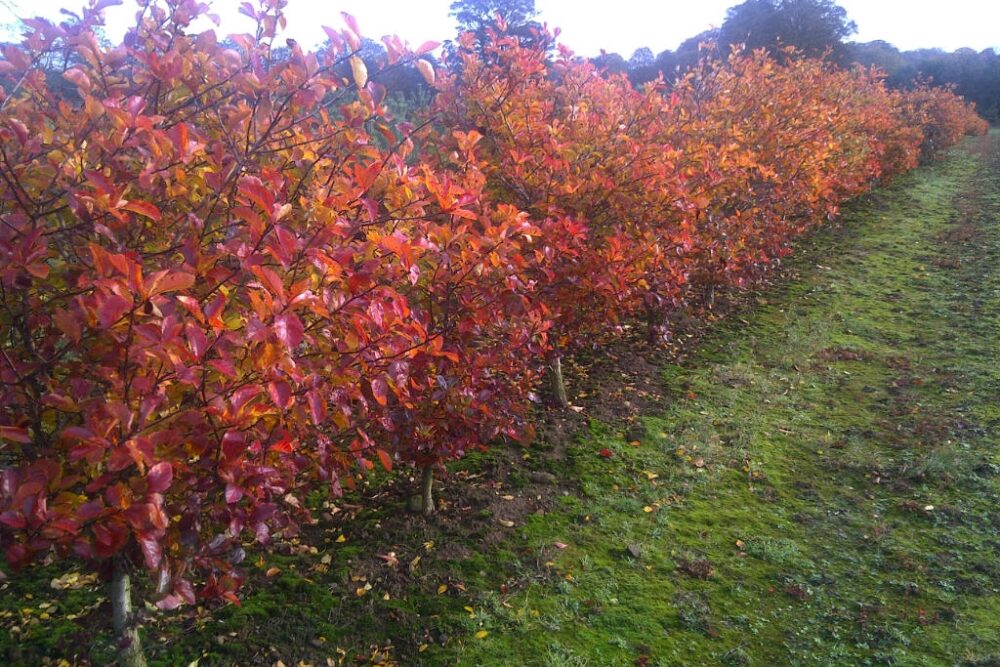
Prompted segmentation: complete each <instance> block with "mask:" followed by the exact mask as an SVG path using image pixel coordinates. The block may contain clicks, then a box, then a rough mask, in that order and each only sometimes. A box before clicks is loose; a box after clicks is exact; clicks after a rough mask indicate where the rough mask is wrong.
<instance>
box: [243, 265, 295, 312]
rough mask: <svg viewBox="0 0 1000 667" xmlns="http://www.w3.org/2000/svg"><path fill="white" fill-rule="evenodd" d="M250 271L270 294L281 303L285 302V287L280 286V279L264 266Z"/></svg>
mask: <svg viewBox="0 0 1000 667" xmlns="http://www.w3.org/2000/svg"><path fill="white" fill-rule="evenodd" d="M250 270H251V271H252V272H253V274H254V275H255V276H257V277H258V278H259V279H260V281H261V282H262V283H263V284H264V286H265V287H266V288H267V289H268V290H270V291H271V293H272V294H274V295H275V296H276V297H278V298H279V299H281V301H282V303H284V302H285V301H286V300H287V299H286V297H285V286H284V285H283V284H282V282H281V277H280V276H278V274H277V273H275V272H274V271H272V270H271V269H269V268H267V267H266V266H254V267H253V268H251V269H250Z"/></svg>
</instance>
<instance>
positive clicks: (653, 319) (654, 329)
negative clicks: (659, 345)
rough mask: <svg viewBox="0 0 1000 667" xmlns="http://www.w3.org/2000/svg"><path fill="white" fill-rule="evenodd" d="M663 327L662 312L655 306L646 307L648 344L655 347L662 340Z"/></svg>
mask: <svg viewBox="0 0 1000 667" xmlns="http://www.w3.org/2000/svg"><path fill="white" fill-rule="evenodd" d="M662 326H663V316H662V314H661V312H660V311H659V310H658V309H656V308H655V307H653V306H646V342H648V343H649V344H650V345H655V344H656V342H657V341H658V340H659V339H660V332H661V327H662Z"/></svg>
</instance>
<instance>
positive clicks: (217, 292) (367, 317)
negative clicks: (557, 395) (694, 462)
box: [0, 0, 986, 608]
mask: <svg viewBox="0 0 1000 667" xmlns="http://www.w3.org/2000/svg"><path fill="white" fill-rule="evenodd" d="M142 4H143V7H141V8H140V11H139V15H138V21H137V24H136V27H135V28H134V29H133V30H132V31H130V32H129V33H128V35H127V36H126V38H125V40H124V43H122V44H120V45H117V46H114V47H110V48H107V47H104V46H102V45H100V44H99V42H98V41H97V39H96V37H95V35H94V30H93V28H94V26H95V25H97V23H98V20H99V19H98V13H97V10H96V9H95V10H93V11H90V12H88V14H87V15H86V16H85V17H84V20H83V21H81V22H76V23H67V24H63V25H54V24H52V23H49V22H46V21H42V20H36V21H30V22H28V26H29V28H30V30H29V34H28V35H27V37H26V39H25V41H24V42H23V43H22V44H21V45H20V46H12V45H9V46H6V47H4V49H3V60H2V61H0V85H2V91H0V104H2V107H0V142H2V148H0V221H2V225H0V352H2V358H0V466H2V472H0V546H2V549H3V552H4V554H5V556H6V559H7V562H8V564H9V565H10V566H11V567H13V568H21V567H24V566H26V565H28V564H30V563H32V562H33V561H37V560H39V559H40V558H50V557H52V556H53V555H54V556H58V557H70V558H77V559H81V560H83V561H86V562H88V563H91V564H93V565H95V566H97V567H105V566H106V564H107V563H108V562H109V560H110V559H112V558H113V557H123V558H127V559H130V560H132V561H133V562H136V563H142V564H144V566H145V568H146V569H147V570H148V571H149V572H150V573H151V574H152V575H153V577H154V579H155V580H156V581H157V582H158V583H159V597H158V603H159V604H160V605H161V606H163V607H168V608H169V607H174V606H177V605H179V604H182V603H185V602H186V603H191V602H193V601H194V600H195V599H196V597H198V596H202V597H206V598H212V597H222V598H226V599H230V600H235V599H236V592H237V590H238V589H239V587H240V583H241V579H240V574H239V567H238V565H239V562H240V561H241V560H242V559H243V557H244V555H245V554H244V549H245V548H246V547H247V546H248V545H249V544H250V543H252V542H258V543H266V542H267V541H268V540H270V539H272V537H273V536H275V535H280V536H290V535H293V534H294V533H295V532H296V530H297V529H298V526H299V525H300V523H301V522H302V521H303V520H309V513H308V511H307V509H306V501H305V495H306V493H308V492H309V491H311V490H314V489H317V488H327V489H329V491H330V492H331V493H333V494H335V495H337V494H339V493H341V491H342V489H343V487H345V486H348V485H350V484H351V483H353V481H354V480H355V478H356V473H357V472H359V471H361V472H364V471H366V470H369V469H371V468H372V467H373V466H374V465H379V466H381V467H383V468H385V469H391V468H392V467H393V466H394V465H395V464H396V463H398V462H400V461H406V462H410V463H413V464H416V465H418V466H422V467H423V466H433V465H437V464H439V463H440V462H443V461H446V460H449V459H454V458H457V457H460V456H462V455H463V454H464V453H465V452H467V451H468V450H470V449H472V448H476V447H483V446H485V445H487V444H488V443H489V442H491V441H492V440H494V439H496V438H498V437H502V436H503V437H521V436H523V435H524V434H525V433H526V432H527V431H528V430H529V429H528V425H527V422H526V419H527V417H526V411H527V407H528V405H529V403H530V401H529V396H530V395H531V392H532V391H533V390H534V388H535V387H536V385H537V383H538V380H539V377H540V376H541V374H542V373H543V372H544V371H545V366H546V364H547V363H548V362H549V361H551V360H552V359H553V358H558V357H559V356H560V355H562V354H564V353H566V352H567V351H571V350H573V349H574V348H577V347H580V346H581V345H583V344H584V341H586V344H588V345H589V344H593V343H594V342H595V341H600V340H601V337H603V336H607V335H609V334H612V333H614V332H615V331H616V327H617V326H619V325H620V324H622V323H623V322H626V321H627V320H629V319H631V318H635V317H642V318H644V319H645V320H646V322H647V323H648V324H649V326H650V330H651V331H655V332H660V331H662V328H663V326H665V323H666V322H667V318H668V316H669V315H670V314H671V313H673V312H675V311H677V310H678V309H679V308H682V307H688V308H693V309H696V310H697V309H707V308H709V307H710V306H711V301H712V298H713V295H714V294H715V293H716V291H717V290H719V289H728V288H745V287H750V286H752V285H754V284H756V283H758V282H759V281H761V280H762V279H763V278H764V277H765V276H766V275H767V274H768V272H769V270H770V269H771V267H773V266H774V265H775V264H776V263H777V262H778V261H779V260H780V259H781V258H782V257H784V256H786V255H787V254H788V253H789V252H790V251H791V248H792V242H793V241H794V239H795V237H796V236H798V235H799V234H801V233H802V232H803V231H805V230H807V229H809V228H811V227H813V226H815V225H816V224H819V223H821V222H823V221H825V220H827V219H829V218H830V217H832V216H834V215H835V214H836V213H837V211H838V207H839V206H840V205H841V204H842V203H843V202H844V201H845V200H847V199H850V198H851V197H854V196H857V195H859V194H861V193H863V192H865V191H866V190H868V189H870V188H871V187H872V186H873V185H875V184H877V183H878V182H880V181H881V180H884V179H887V178H890V177H892V176H895V175H897V174H899V173H902V172H904V171H906V170H908V169H911V168H913V167H914V166H916V164H917V161H918V159H919V158H920V157H921V156H923V157H924V158H927V159H929V158H931V157H934V156H935V155H937V154H938V153H939V152H940V151H941V150H942V149H943V148H945V147H947V146H948V145H951V144H953V143H955V142H956V141H958V140H959V139H960V138H961V137H962V136H963V135H964V134H965V133H968V132H983V131H985V129H986V127H985V124H984V123H983V121H981V119H979V118H978V117H977V116H976V115H975V113H974V111H973V110H972V109H971V108H970V107H969V106H968V105H967V104H966V103H965V102H963V101H962V100H961V99H960V98H958V97H956V96H955V95H954V94H953V93H952V92H950V91H948V90H944V89H939V88H932V87H929V86H922V87H920V88H918V89H916V90H914V91H912V92H897V91H890V90H888V89H886V87H885V86H884V84H883V83H882V81H881V80H880V79H879V77H878V75H877V73H874V72H868V71H863V70H860V69H855V70H843V69H838V68H836V67H834V66H832V65H830V64H828V63H825V62H823V61H820V60H815V59H806V58H796V57H789V58H787V59H783V60H782V62H781V63H779V62H777V61H776V60H774V59H772V58H770V57H768V56H766V55H765V54H764V53H762V52H754V53H736V54H734V55H732V56H730V57H728V58H720V57H715V56H712V55H708V56H706V58H705V59H704V60H703V61H702V63H701V64H700V65H699V66H698V67H697V68H696V69H695V70H693V71H692V72H690V73H689V74H687V75H686V76H685V77H683V78H682V79H681V80H680V81H679V82H677V84H676V85H673V86H670V87H668V86H667V85H666V84H664V83H663V82H654V83H653V84H651V85H649V86H648V87H645V88H643V89H641V90H637V89H635V88H633V87H632V86H631V85H630V84H629V82H628V80H627V78H625V77H624V76H622V75H613V74H608V73H606V72H602V71H600V70H598V69H596V68H595V67H594V66H593V65H591V64H588V63H587V62H585V61H582V60H580V59H578V58H576V57H574V56H573V54H572V53H571V52H569V51H568V50H566V49H564V48H559V49H558V50H557V51H556V52H555V54H554V55H553V54H552V53H551V52H550V51H549V46H550V45H551V44H552V38H551V36H548V35H540V36H538V37H537V38H535V39H532V40H531V42H530V43H529V44H521V42H520V41H519V39H518V38H517V37H516V36H513V35H510V34H507V33H505V32H504V30H503V27H502V26H498V27H497V29H496V31H494V32H493V33H492V34H491V35H490V36H489V37H488V39H487V40H486V42H485V44H482V45H480V44H479V43H478V42H475V41H474V40H473V39H472V38H471V37H469V38H468V39H467V41H464V42H461V43H460V44H459V45H458V47H457V49H456V51H455V54H454V62H453V67H452V68H451V71H450V72H449V71H446V70H439V71H437V72H435V71H434V69H433V68H432V67H431V65H430V64H429V63H428V62H427V61H426V60H422V59H421V56H422V55H424V54H425V53H426V52H427V51H429V50H431V49H433V48H435V46H436V45H434V44H428V45H424V46H423V47H421V48H418V49H416V50H411V49H409V48H408V47H405V46H404V45H403V44H401V43H400V42H399V41H398V40H394V39H387V40H386V46H387V48H388V53H389V61H388V62H387V63H385V67H387V68H392V67H397V66H400V65H401V64H403V63H414V64H415V66H416V67H417V68H418V69H419V70H420V71H421V72H422V73H423V74H424V75H425V77H426V78H427V79H428V80H429V81H433V82H434V85H435V86H436V87H437V91H438V93H437V99H436V101H435V105H434V109H433V113H431V114H430V115H429V116H428V118H427V120H426V122H424V123H423V124H422V125H420V126H417V127H414V126H409V125H407V124H405V123H394V122H393V121H392V119H391V118H389V116H388V113H387V111H386V108H385V100H386V93H387V91H386V90H385V88H384V87H383V86H381V85H380V84H378V83H377V82H375V81H374V80H369V79H370V78H373V77H370V76H369V75H370V74H374V73H369V72H368V71H367V68H366V67H365V65H364V64H363V63H362V62H361V60H360V59H359V58H358V57H357V56H356V53H357V50H358V48H359V44H360V36H359V34H358V30H357V27H356V26H355V25H354V24H353V21H351V20H350V19H348V23H347V25H348V27H347V28H345V29H343V30H339V31H335V30H328V35H329V41H328V42H327V44H326V46H324V47H323V48H322V49H320V50H318V51H316V52H311V53H310V52H303V51H302V50H301V49H300V48H299V47H298V46H295V45H293V46H292V47H291V48H290V50H289V52H288V53H287V54H285V55H283V56H281V57H277V55H276V53H277V49H276V48H272V43H273V42H274V40H275V36H276V34H277V32H278V31H279V29H280V28H281V27H282V25H283V18H282V17H281V14H280V8H281V5H282V4H283V2H282V1H280V0H269V1H267V2H263V3H262V5H261V7H259V8H254V7H251V6H250V5H245V6H244V10H243V11H244V13H246V14H247V15H248V16H250V17H252V18H253V20H254V21H255V23H256V25H257V29H256V32H255V33H254V34H247V35H238V36H235V37H234V38H233V39H234V42H233V44H232V45H225V44H223V43H221V42H220V41H219V40H218V39H217V37H216V35H215V34H214V32H212V31H207V32H195V31H193V30H192V29H191V28H190V26H191V22H192V21H193V20H194V19H195V18H196V17H198V16H199V15H201V14H202V13H204V8H203V7H202V6H201V5H200V4H199V3H197V2H195V1H194V0H171V1H170V2H167V3H164V4H162V5H157V4H152V5H150V6H146V3H142ZM791 55H793V54H791ZM54 63H60V64H64V65H65V66H63V65H60V67H62V70H61V71H60V74H59V77H61V78H59V77H53V76H52V72H53V67H54ZM345 71H347V72H350V75H349V76H347V77H345V76H343V73H344V72H345ZM67 86H68V87H69V88H68V90H69V92H68V93H67V92H66V87H67Z"/></svg>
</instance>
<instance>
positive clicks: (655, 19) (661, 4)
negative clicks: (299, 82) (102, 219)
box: [0, 0, 1000, 58]
mask: <svg viewBox="0 0 1000 667" xmlns="http://www.w3.org/2000/svg"><path fill="white" fill-rule="evenodd" d="M124 1H125V4H124V6H120V7H112V8H110V9H109V10H107V17H108V30H107V32H108V36H109V37H110V38H112V39H117V38H119V37H120V36H121V34H123V33H124V31H125V28H126V26H127V25H129V24H130V23H131V22H132V20H133V17H134V15H135V7H136V6H135V4H134V0H124ZM739 1H740V0H602V1H600V2H588V1H584V0H535V7H536V8H537V9H538V10H539V12H540V17H539V18H540V19H541V20H542V21H545V22H547V23H548V24H549V26H550V27H556V26H558V27H560V28H561V29H562V37H561V41H562V42H563V43H565V44H566V45H568V46H569V47H571V48H572V49H573V50H574V51H576V52H577V53H579V54H582V55H588V56H589V55H596V54H597V53H598V52H599V51H600V50H601V49H602V48H603V49H605V50H607V51H608V52H618V53H621V54H622V55H623V56H624V57H625V58H628V57H629V56H630V55H631V54H632V52H633V51H634V50H635V49H636V48H639V47H642V46H648V47H650V48H651V49H652V50H653V53H659V52H660V51H663V50H664V49H668V48H669V49H675V48H677V45H678V44H679V43H680V42H682V41H683V40H685V39H687V38H688V37H692V36H694V35H696V34H698V33H699V32H701V31H703V30H706V29H708V28H710V27H713V26H718V25H719V24H721V23H722V21H723V19H724V18H725V15H726V9H727V8H728V7H730V6H732V5H734V4H737V3H738V2H739ZM84 2H85V0H0V24H2V23H6V22H9V21H10V20H11V18H12V17H11V14H10V11H9V9H8V8H7V7H13V8H14V10H15V11H16V12H18V14H19V15H22V16H26V15H34V14H41V15H43V16H48V17H50V18H58V17H59V9H60V8H61V7H66V8H69V9H72V10H78V9H79V8H80V7H81V6H83V4H84ZM239 4H240V3H239V0H213V1H211V5H212V7H213V11H215V12H217V13H218V14H220V16H221V17H222V25H221V27H220V28H219V29H218V32H219V33H220V34H228V33H232V32H242V31H245V30H247V29H248V25H247V23H246V21H247V19H245V18H244V17H242V16H240V15H239V14H238V13H237V11H236V9H237V7H238V6H239ZM253 4H256V2H254V3H253ZM288 4H289V6H288V9H287V11H286V13H287V15H288V36H289V37H294V38H296V39H297V40H298V41H299V42H301V43H302V44H317V43H319V42H321V41H322V40H323V39H324V38H325V35H324V34H323V31H322V29H321V26H323V25H329V26H332V27H336V28H340V27H341V26H342V25H343V24H342V21H341V19H340V13H339V12H340V11H341V10H343V11H347V12H350V13H351V14H353V15H354V16H355V17H356V18H357V19H358V23H359V24H360V27H361V31H362V34H363V35H364V36H366V37H371V38H373V39H378V38H379V37H381V36H382V35H385V34H396V35H399V36H400V37H402V38H403V39H405V40H408V41H409V42H410V43H411V44H413V45H414V46H416V45H419V44H421V43H422V42H424V41H427V40H436V41H441V40H444V39H448V38H451V37H453V36H454V34H455V27H454V21H453V20H452V19H451V18H450V17H449V16H448V7H449V5H450V4H451V0H289V3H288ZM838 4H840V5H841V6H842V7H844V8H845V9H846V10H847V13H848V16H849V17H850V18H851V19H853V20H854V21H855V22H856V23H857V24H858V33H857V35H855V36H854V37H853V38H852V39H855V40H857V41H870V40H874V39H883V40H885V41H887V42H890V43H892V44H894V45H896V46H897V47H899V48H901V49H904V50H906V49H915V48H923V47H940V48H943V49H945V50H948V51H951V50H954V49H957V48H960V47H966V46H967V47H971V48H973V49H975V50H977V51H980V50H982V49H985V48H991V47H997V48H1000V0H840V2H839V3H838Z"/></svg>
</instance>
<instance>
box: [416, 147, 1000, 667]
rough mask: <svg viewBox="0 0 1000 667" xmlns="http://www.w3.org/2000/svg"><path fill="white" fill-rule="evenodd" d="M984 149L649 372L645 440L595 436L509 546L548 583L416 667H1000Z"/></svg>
mask: <svg viewBox="0 0 1000 667" xmlns="http://www.w3.org/2000/svg"><path fill="white" fill-rule="evenodd" d="M989 145H990V146H992V149H991V150H992V153H990V154H987V155H984V154H981V153H974V152H970V151H957V152H956V153H955V154H954V155H953V156H952V157H951V158H950V159H949V160H948V161H947V162H946V163H944V164H942V165H939V166H937V167H933V168H927V169H922V170H920V171H918V172H917V173H915V174H912V175H910V176H909V177H907V178H905V179H903V180H901V181H900V182H899V183H897V184H896V185H894V186H893V187H891V188H888V189H886V190H883V191H881V192H879V193H877V194H876V195H874V196H872V197H870V198H869V199H868V200H867V201H865V202H861V203H858V204H857V205H855V206H852V207H851V210H850V211H849V212H848V214H847V215H846V216H845V218H846V219H845V221H844V227H843V229H841V230H838V231H829V232H824V233H821V234H818V235H816V236H815V237H813V238H812V239H811V240H810V241H809V242H808V244H807V246H808V247H805V248H802V249H801V250H802V253H801V255H800V256H799V257H798V258H797V259H796V260H795V266H796V268H797V269H798V271H799V277H798V279H796V280H794V281H792V282H790V283H788V284H786V285H785V286H783V287H782V288H779V289H778V290H776V291H775V292H773V293H772V294H768V295H767V299H766V305H763V306H761V307H759V308H756V309H755V310H754V312H752V313H750V314H748V315H746V316H744V317H737V318H733V319H732V320H731V321H729V322H727V323H725V324H723V325H722V326H720V327H718V328H717V330H716V331H714V332H713V334H712V336H711V338H710V339H709V340H708V341H707V342H706V343H705V344H704V345H703V347H702V348H701V349H700V350H699V351H698V353H697V354H696V355H695V356H694V357H693V358H691V359H690V360H689V361H688V362H686V363H685V364H684V365H683V366H674V367H670V368H667V369H664V373H665V377H666V378H667V379H668V381H669V383H670V384H671V385H672V386H673V387H674V388H675V390H674V391H673V392H672V393H673V396H674V399H675V402H674V403H673V405H672V406H671V407H670V408H669V409H668V410H666V411H664V412H663V413H661V414H656V415H649V416H647V417H646V418H645V423H646V426H647V430H648V431H649V432H650V433H651V434H653V436H652V437H650V438H648V439H647V440H646V441H645V442H643V443H642V446H641V447H639V448H633V447H629V446H628V445H627V444H626V443H625V442H624V439H623V438H622V437H621V435H620V434H619V433H615V432H613V431H612V430H610V429H609V428H608V427H607V426H605V425H602V424H599V423H594V424H592V426H591V429H590V431H589V433H587V434H586V435H585V436H584V437H582V438H580V440H579V442H578V444H577V445H576V446H575V447H574V448H573V450H572V451H571V452H570V454H571V461H572V465H571V466H570V470H568V471H567V474H572V475H575V476H578V477H579V479H580V480H581V488H582V490H583V493H582V495H581V497H579V498H567V499H566V500H565V503H564V506H563V511H562V512H559V513H556V514H553V515H550V516H546V517H544V518H541V519H539V520H538V521H536V522H533V523H532V524H530V525H529V526H528V527H527V528H525V530H524V531H523V532H522V535H521V538H522V539H523V540H524V541H525V542H526V543H527V544H529V545H531V546H532V547H533V548H536V549H540V550H541V549H545V553H546V554H547V555H548V557H549V561H548V562H549V563H550V566H549V569H550V571H551V575H552V576H550V577H549V578H548V579H546V580H543V581H539V582H535V583H532V584H530V585H528V586H527V588H525V589H524V590H523V591H521V592H518V593H517V594H515V595H513V596H511V597H510V599H509V600H508V601H507V603H508V604H507V606H504V607H503V608H502V611H501V613H499V614H496V615H493V616H491V617H490V618H489V619H488V622H487V623H484V626H483V627H484V629H486V630H488V631H489V632H490V634H489V635H488V636H487V637H485V638H484V639H480V640H477V639H469V638H466V639H464V640H463V639H460V640H458V641H456V642H454V644H453V645H451V646H449V647H446V649H444V650H442V651H440V652H439V653H438V654H436V655H435V659H434V661H429V663H430V664H452V663H458V664H465V665H477V664H489V665H585V664H590V665H635V664H650V665H706V664H721V665H779V664H795V665H914V666H915V665H921V666H923V665H955V664H966V665H987V664H990V665H992V664H1000V623H998V622H997V621H996V619H998V618H1000V596H998V594H997V591H998V588H1000V557H998V555H997V554H998V551H997V548H998V546H1000V505H998V502H997V501H998V495H1000V480H998V477H997V475H998V474H1000V456H998V445H1000V438H998V431H997V426H998V417H1000V410H998V407H997V396H998V391H997V390H998V387H1000V368H998V367H997V360H998V358H997V345H998V335H997V334H998V317H1000V268H998V259H1000V225H998V224H997V223H998V221H1000V174H998V172H997V167H998V165H997V163H996V154H995V151H996V147H995V137H994V139H993V143H990V144H989ZM963 224H966V225H969V227H968V228H966V229H965V232H968V233H972V234H973V236H972V238H963V234H962V233H957V234H956V233H955V230H956V228H958V227H959V226H961V225H963ZM602 447H607V448H609V449H611V450H612V451H613V452H614V456H613V457H612V458H611V459H603V458H601V457H599V456H597V455H596V452H597V451H598V450H599V449H601V448H602ZM701 462H704V467H698V466H696V465H694V464H695V463H701ZM647 473H652V474H655V475H658V476H657V477H656V478H655V479H650V475H649V474H647ZM644 508H651V509H653V511H652V512H648V511H644ZM927 508H932V509H927ZM580 516H584V517H585V518H586V520H584V521H580V520H574V518H575V517H580ZM555 541H560V542H563V543H566V544H568V545H569V546H568V547H567V548H566V549H565V550H561V551H560V550H555V549H552V548H551V545H552V543H553V542H555ZM629 545H636V546H638V547H639V550H640V552H641V557H640V558H638V559H636V558H634V557H632V555H631V554H629V553H628V552H627V551H626V550H627V548H628V546H629Z"/></svg>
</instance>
